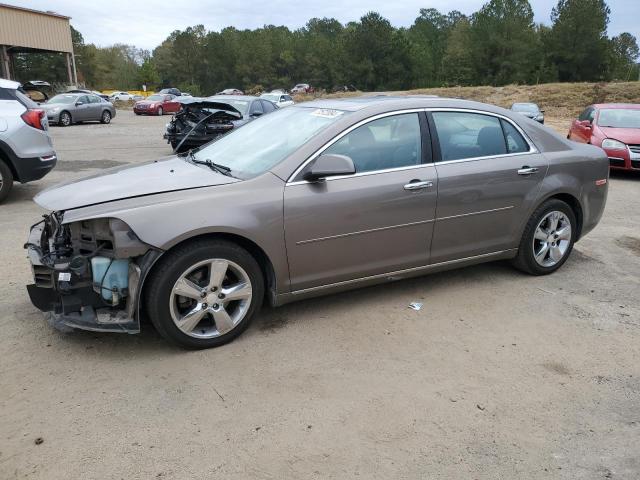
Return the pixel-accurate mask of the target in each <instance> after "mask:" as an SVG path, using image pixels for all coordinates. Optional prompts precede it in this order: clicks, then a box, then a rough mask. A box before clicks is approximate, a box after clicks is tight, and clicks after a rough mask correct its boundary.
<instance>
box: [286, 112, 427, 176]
mask: <svg viewBox="0 0 640 480" xmlns="http://www.w3.org/2000/svg"><path fill="white" fill-rule="evenodd" d="M424 111H425V109H424V108H407V109H403V110H395V111H393V112H385V113H379V114H377V115H373V116H372V117H368V118H365V119H363V120H360V121H359V122H357V123H354V124H353V125H351V126H350V127H349V128H347V129H346V130H344V131H342V132H340V133H339V134H338V135H336V136H335V137H333V138H332V139H331V140H329V141H328V142H327V143H325V144H324V145H323V146H321V147H320V148H319V149H318V150H316V151H315V152H314V153H313V154H312V155H311V156H310V157H309V158H307V159H306V160H305V161H304V162H302V164H300V166H299V167H298V168H296V169H295V170H294V172H293V173H292V174H291V175H290V176H289V178H288V179H287V184H286V185H285V186H288V185H302V184H305V183H316V182H309V181H307V180H298V181H293V179H294V178H296V177H297V176H298V174H299V173H300V172H301V171H302V170H303V169H304V168H305V167H306V166H307V165H308V164H309V163H311V162H312V161H314V160H315V159H316V158H318V157H319V156H320V155H322V152H324V151H325V150H326V149H327V148H329V147H330V146H332V145H333V144H334V143H336V142H338V141H339V140H341V139H342V137H344V136H346V135H348V134H349V133H351V132H352V131H353V130H355V129H356V128H358V127H360V126H362V125H365V124H367V123H371V122H373V121H375V120H378V119H380V118H385V117H391V116H394V115H402V114H405V113H420V112H424ZM425 165H433V163H420V164H416V165H407V166H405V167H396V168H386V169H382V170H370V171H368V172H360V173H354V174H353V175H339V176H335V177H329V178H327V179H325V181H330V180H340V179H342V178H353V177H360V176H364V175H373V174H377V173H387V172H394V171H399V170H408V169H411V168H418V167H424V166H425Z"/></svg>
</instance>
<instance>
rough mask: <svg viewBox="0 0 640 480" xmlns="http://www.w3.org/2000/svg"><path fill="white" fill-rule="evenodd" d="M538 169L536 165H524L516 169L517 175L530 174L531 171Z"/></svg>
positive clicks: (534, 171)
mask: <svg viewBox="0 0 640 480" xmlns="http://www.w3.org/2000/svg"><path fill="white" fill-rule="evenodd" d="M537 171H538V169H537V168H536V167H527V166H524V167H522V168H521V169H520V170H518V175H531V174H532V173H536V172H537Z"/></svg>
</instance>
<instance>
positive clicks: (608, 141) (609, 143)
mask: <svg viewBox="0 0 640 480" xmlns="http://www.w3.org/2000/svg"><path fill="white" fill-rule="evenodd" d="M602 148H608V149H609V150H626V149H627V146H626V145H625V144H624V143H622V142H619V141H618V140H614V139H613V138H605V139H604V140H603V141H602Z"/></svg>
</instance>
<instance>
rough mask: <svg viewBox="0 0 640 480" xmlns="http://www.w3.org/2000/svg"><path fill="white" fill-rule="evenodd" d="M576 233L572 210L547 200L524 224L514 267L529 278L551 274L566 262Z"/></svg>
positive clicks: (565, 205)
mask: <svg viewBox="0 0 640 480" xmlns="http://www.w3.org/2000/svg"><path fill="white" fill-rule="evenodd" d="M577 233H578V231H577V222H576V216H575V213H574V212H573V210H572V209H571V207H570V206H569V205H567V204H566V203H565V202H563V201H562V200H558V199H551V200H547V201H546V202H544V203H543V204H542V205H540V206H539V207H538V208H537V209H536V211H535V212H533V215H531V218H530V219H529V221H528V222H527V225H526V227H525V229H524V233H523V235H522V239H521V241H520V246H519V248H518V255H517V256H516V258H515V259H514V260H513V263H514V265H515V266H516V268H518V269H520V270H522V271H524V272H526V273H529V274H531V275H547V274H549V273H553V272H555V271H556V270H558V269H559V268H560V267H561V266H562V265H563V264H564V262H566V261H567V258H569V254H570V253H571V250H572V249H573V244H574V242H575V239H576V235H577Z"/></svg>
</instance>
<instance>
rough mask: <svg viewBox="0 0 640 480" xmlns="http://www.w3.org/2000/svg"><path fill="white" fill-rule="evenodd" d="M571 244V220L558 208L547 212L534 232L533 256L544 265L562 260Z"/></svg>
mask: <svg viewBox="0 0 640 480" xmlns="http://www.w3.org/2000/svg"><path fill="white" fill-rule="evenodd" d="M570 245H571V221H570V220H569V217H567V215H565V214H564V213H563V212H559V211H557V210H554V211H551V212H549V213H547V214H546V215H545V216H544V217H542V220H540V222H539V223H538V225H537V226H536V229H535V232H534V234H533V256H534V258H535V260H536V262H537V263H538V265H541V266H543V267H553V266H554V265H556V264H557V263H558V262H560V261H561V260H562V259H563V258H564V256H565V254H566V253H567V250H568V249H569V246H570Z"/></svg>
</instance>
